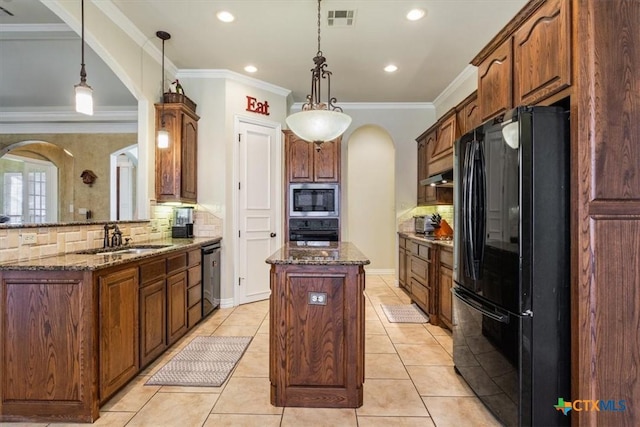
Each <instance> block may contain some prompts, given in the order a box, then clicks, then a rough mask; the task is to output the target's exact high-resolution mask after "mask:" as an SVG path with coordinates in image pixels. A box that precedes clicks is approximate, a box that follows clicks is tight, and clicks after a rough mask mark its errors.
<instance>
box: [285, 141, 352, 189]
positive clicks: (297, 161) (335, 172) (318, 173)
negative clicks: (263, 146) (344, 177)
mask: <svg viewBox="0 0 640 427" xmlns="http://www.w3.org/2000/svg"><path fill="white" fill-rule="evenodd" d="M283 133H284V135H285V153H286V161H285V164H286V169H287V177H288V182H340V141H341V137H339V138H336V139H335V140H333V141H328V142H324V143H322V144H320V145H316V144H313V143H310V142H307V141H305V140H302V139H300V138H298V137H297V136H296V135H295V134H294V133H293V132H291V131H289V130H284V131H283Z"/></svg>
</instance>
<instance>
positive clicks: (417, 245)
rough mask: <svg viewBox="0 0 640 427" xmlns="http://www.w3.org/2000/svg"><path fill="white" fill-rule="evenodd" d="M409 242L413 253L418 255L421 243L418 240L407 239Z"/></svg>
mask: <svg viewBox="0 0 640 427" xmlns="http://www.w3.org/2000/svg"><path fill="white" fill-rule="evenodd" d="M407 244H408V245H409V246H408V248H409V250H410V251H411V253H412V254H414V255H418V247H419V246H420V245H419V244H418V243H417V242H414V241H413V240H409V241H407Z"/></svg>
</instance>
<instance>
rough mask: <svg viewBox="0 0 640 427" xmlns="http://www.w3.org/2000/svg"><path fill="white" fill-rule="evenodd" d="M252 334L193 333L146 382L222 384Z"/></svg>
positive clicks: (153, 383) (190, 384) (160, 383)
mask: <svg viewBox="0 0 640 427" xmlns="http://www.w3.org/2000/svg"><path fill="white" fill-rule="evenodd" d="M251 339H252V337H196V338H194V339H193V341H191V342H190V343H189V344H187V346H186V347H185V348H183V349H182V350H181V351H180V352H179V353H178V354H176V355H175V356H173V358H171V360H169V362H167V364H166V365H164V366H163V367H162V368H160V370H159V371H158V372H156V373H155V374H153V376H151V378H150V379H149V380H148V381H147V382H146V383H145V385H175V386H200V387H219V386H221V385H222V384H223V383H224V382H225V380H226V379H227V377H228V376H229V374H230V373H231V371H232V370H233V368H234V367H235V366H236V363H238V361H239V360H240V358H241V357H242V355H243V354H244V352H245V350H246V349H247V346H248V345H249V343H250V342H251Z"/></svg>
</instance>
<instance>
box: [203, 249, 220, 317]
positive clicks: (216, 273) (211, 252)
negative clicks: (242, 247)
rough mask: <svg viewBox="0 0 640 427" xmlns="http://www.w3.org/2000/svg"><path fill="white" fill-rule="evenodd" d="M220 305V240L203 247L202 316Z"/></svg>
mask: <svg viewBox="0 0 640 427" xmlns="http://www.w3.org/2000/svg"><path fill="white" fill-rule="evenodd" d="M219 306H220V242H216V243H213V244H211V245H207V246H203V247H202V317H205V316H206V315H208V314H209V313H211V312H212V311H213V310H215V309H216V308H218V307H219Z"/></svg>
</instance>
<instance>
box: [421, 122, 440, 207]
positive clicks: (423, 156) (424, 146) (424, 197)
mask: <svg viewBox="0 0 640 427" xmlns="http://www.w3.org/2000/svg"><path fill="white" fill-rule="evenodd" d="M435 138H436V132H435V131H434V132H432V133H430V134H427V135H425V136H424V138H418V140H417V141H418V182H417V186H418V187H417V188H418V192H417V193H418V194H417V197H418V206H420V205H424V204H426V202H427V187H425V186H424V185H422V184H420V181H422V180H423V179H426V178H428V177H429V175H427V145H428V143H429V141H432V140H435Z"/></svg>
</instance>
